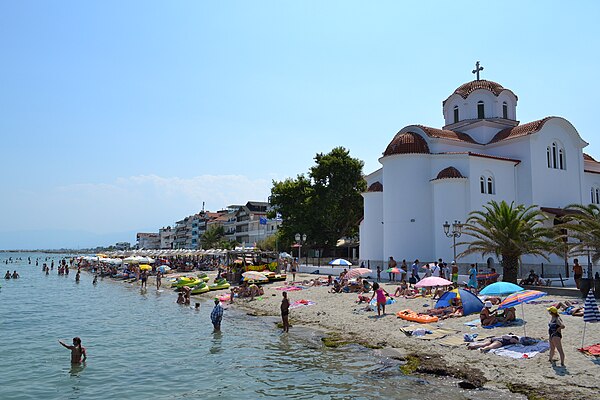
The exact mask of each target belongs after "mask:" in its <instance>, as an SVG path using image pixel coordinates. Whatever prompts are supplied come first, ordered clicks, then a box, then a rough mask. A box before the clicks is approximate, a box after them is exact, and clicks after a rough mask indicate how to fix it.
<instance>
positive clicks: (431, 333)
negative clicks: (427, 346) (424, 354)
mask: <svg viewBox="0 0 600 400" xmlns="http://www.w3.org/2000/svg"><path fill="white" fill-rule="evenodd" d="M401 330H402V331H409V332H410V331H415V330H419V331H420V330H425V331H427V334H426V335H413V336H412V337H415V338H417V339H422V340H433V339H442V338H444V337H446V336H448V335H452V334H455V333H457V332H458V331H457V330H454V329H448V328H439V327H437V326H435V325H431V324H413V325H409V326H407V327H405V328H402V329H401Z"/></svg>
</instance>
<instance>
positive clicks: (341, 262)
mask: <svg viewBox="0 0 600 400" xmlns="http://www.w3.org/2000/svg"><path fill="white" fill-rule="evenodd" d="M329 265H334V266H336V267H350V266H351V265H352V263H351V262H350V261H348V260H344V259H343V258H336V259H335V260H333V261H330V262H329ZM363 269H366V268H363Z"/></svg>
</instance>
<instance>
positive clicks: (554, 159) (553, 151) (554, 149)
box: [552, 143, 557, 168]
mask: <svg viewBox="0 0 600 400" xmlns="http://www.w3.org/2000/svg"><path fill="white" fill-rule="evenodd" d="M556 165H557V163H556V143H552V168H556Z"/></svg>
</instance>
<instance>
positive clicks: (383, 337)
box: [196, 274, 600, 400]
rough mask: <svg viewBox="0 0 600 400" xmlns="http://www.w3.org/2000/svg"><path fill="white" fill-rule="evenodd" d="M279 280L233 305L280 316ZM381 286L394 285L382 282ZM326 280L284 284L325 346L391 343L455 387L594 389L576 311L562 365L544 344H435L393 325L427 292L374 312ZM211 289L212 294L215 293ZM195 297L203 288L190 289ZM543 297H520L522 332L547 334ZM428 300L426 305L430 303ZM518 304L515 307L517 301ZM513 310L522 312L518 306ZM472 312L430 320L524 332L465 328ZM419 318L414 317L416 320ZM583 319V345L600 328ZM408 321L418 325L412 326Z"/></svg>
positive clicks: (563, 392)
mask: <svg viewBox="0 0 600 400" xmlns="http://www.w3.org/2000/svg"><path fill="white" fill-rule="evenodd" d="M297 278H298V280H300V281H301V280H303V279H312V278H315V275H308V274H298V275H297ZM282 284H283V283H282V282H276V283H273V284H269V285H263V286H262V287H263V289H264V291H265V294H264V295H263V296H262V300H258V299H255V300H253V301H250V300H249V299H238V298H236V299H235V300H234V303H233V304H232V305H233V306H235V307H239V308H241V309H244V310H245V311H247V312H251V313H252V315H257V316H270V317H279V318H280V312H279V304H280V301H281V291H278V290H275V288H276V287H280V286H282ZM383 287H384V288H385V289H386V290H387V291H388V292H390V291H391V292H393V290H394V289H395V287H396V285H393V284H388V283H383ZM328 289H329V287H327V286H318V287H311V288H309V289H306V290H302V291H294V292H288V296H289V298H290V301H291V302H293V301H295V300H299V299H307V300H312V301H315V302H316V304H315V305H314V306H308V307H300V308H298V309H294V310H290V323H291V325H292V329H293V325H305V326H309V327H311V328H314V329H318V330H320V331H322V332H325V333H327V337H326V338H325V339H324V344H325V345H328V346H331V347H338V346H344V345H347V344H351V343H356V344H359V345H362V346H365V347H368V348H372V349H382V350H381V351H385V352H388V351H392V352H393V354H395V357H398V358H399V359H402V360H404V361H405V362H406V364H405V366H404V367H402V368H401V369H402V370H403V371H404V372H405V373H407V374H411V373H415V372H416V373H423V374H427V375H437V376H451V377H454V378H456V379H460V380H462V382H463V383H462V384H459V385H460V387H462V388H465V389H469V388H486V389H493V390H500V391H506V390H508V391H510V392H512V393H519V394H523V395H526V396H527V397H528V398H535V399H553V398H560V399H574V400H575V399H577V400H579V399H581V398H582V397H583V396H594V395H597V393H598V385H597V377H598V375H599V374H600V362H599V361H600V360H594V359H593V358H590V357H588V356H585V355H584V354H582V353H580V352H579V351H577V350H576V349H577V348H578V347H580V346H581V335H582V329H583V324H584V323H583V318H581V317H572V316H562V317H563V321H564V322H565V325H566V326H567V328H566V329H565V336H564V338H563V348H564V350H565V356H566V360H565V363H566V368H560V367H556V366H552V365H551V364H550V363H549V362H548V352H544V353H541V354H538V355H537V356H535V357H533V358H531V359H526V360H523V359H512V358H507V357H500V356H498V355H495V354H482V353H480V352H479V351H476V350H467V349H466V346H464V344H463V345H451V346H450V345H442V344H440V343H439V342H438V341H437V340H436V339H431V340H425V339H419V338H415V337H407V336H406V335H405V334H404V333H402V332H401V331H400V328H404V327H408V326H410V325H415V324H414V323H411V322H409V321H404V320H401V319H399V318H397V317H396V316H395V315H394V314H395V312H397V311H399V310H402V309H406V308H411V309H413V310H416V311H418V310H422V309H424V307H423V304H428V305H429V306H430V307H431V308H432V307H433V304H434V303H435V301H433V302H432V301H431V299H428V298H417V299H410V300H407V299H402V298H399V299H397V302H396V303H395V304H392V305H390V306H388V307H387V308H386V312H387V315H386V316H382V317H380V318H377V317H376V314H377V313H376V311H375V312H362V311H360V309H361V308H364V306H365V305H364V304H362V305H358V304H356V303H355V300H356V298H357V295H356V294H348V293H340V294H337V293H336V294H334V293H328ZM217 293H218V291H217V292H215V294H217ZM196 297H197V298H202V296H196ZM544 299H546V301H549V300H552V301H564V300H569V299H570V300H573V299H572V298H566V297H562V296H546V297H544V298H542V300H544ZM549 306H550V303H547V302H544V303H542V304H527V305H525V307H524V311H525V321H526V324H525V326H526V329H527V336H531V337H535V338H538V339H544V340H547V323H548V317H547V311H546V309H547V307H549ZM430 307H427V308H430ZM519 308H520V307H519ZM517 317H518V318H522V315H521V311H520V310H518V315H517ZM474 319H478V314H472V315H470V316H467V317H461V318H453V319H447V320H444V321H439V322H438V323H435V324H431V325H434V326H436V327H439V328H443V329H447V330H453V331H455V332H456V333H455V334H451V335H449V336H450V337H459V338H462V335H463V334H465V333H478V335H479V338H485V337H488V336H499V335H503V334H509V333H514V334H516V335H519V336H522V335H523V326H512V327H500V328H495V329H490V330H488V329H482V328H481V327H478V328H476V329H471V328H470V327H468V326H465V325H464V323H465V322H468V321H472V320H474ZM416 325H418V324H416ZM590 325H591V328H590V327H588V329H587V331H586V345H590V344H593V343H600V332H598V329H597V328H596V327H593V325H592V324H590ZM412 328H418V326H413V327H412Z"/></svg>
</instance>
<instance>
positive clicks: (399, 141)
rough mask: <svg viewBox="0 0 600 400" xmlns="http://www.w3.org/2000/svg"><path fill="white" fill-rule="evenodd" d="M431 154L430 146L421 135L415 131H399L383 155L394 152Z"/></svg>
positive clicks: (389, 154)
mask: <svg viewBox="0 0 600 400" xmlns="http://www.w3.org/2000/svg"><path fill="white" fill-rule="evenodd" d="M414 153H425V154H429V146H428V145H427V142H426V141H425V139H423V137H422V136H421V135H419V134H418V133H414V132H404V133H397V134H396V136H394V138H393V139H392V141H391V142H390V144H388V146H387V148H386V149H385V151H384V152H383V156H384V157H385V156H391V155H393V154H414Z"/></svg>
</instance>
